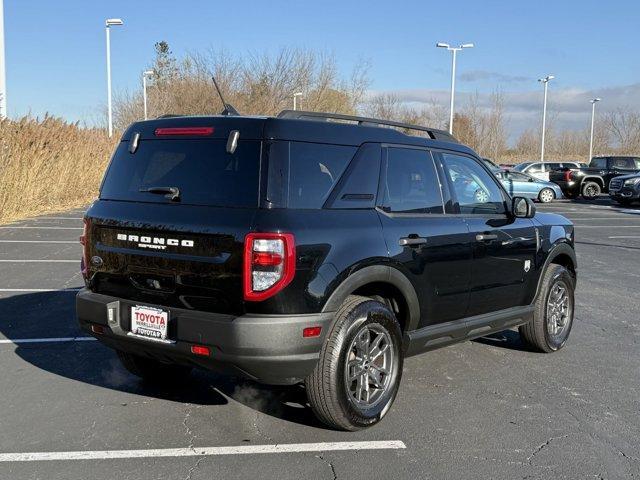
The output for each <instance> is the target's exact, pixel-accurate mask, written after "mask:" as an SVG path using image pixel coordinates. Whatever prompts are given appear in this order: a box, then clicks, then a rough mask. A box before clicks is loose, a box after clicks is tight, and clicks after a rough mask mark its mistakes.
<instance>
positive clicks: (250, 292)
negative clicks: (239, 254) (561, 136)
mask: <svg viewBox="0 0 640 480" xmlns="http://www.w3.org/2000/svg"><path fill="white" fill-rule="evenodd" d="M295 273H296V247H295V240H294V237H293V235H292V234H290V233H249V234H247V236H246V237H245V238H244V279H243V282H244V299H245V300H249V301H253V302H257V301H260V300H264V299H266V298H269V297H271V296H273V295H275V294H276V293H278V292H279V291H280V290H282V289H283V288H284V287H286V286H287V285H288V284H289V283H290V282H291V280H293V276H294V275H295Z"/></svg>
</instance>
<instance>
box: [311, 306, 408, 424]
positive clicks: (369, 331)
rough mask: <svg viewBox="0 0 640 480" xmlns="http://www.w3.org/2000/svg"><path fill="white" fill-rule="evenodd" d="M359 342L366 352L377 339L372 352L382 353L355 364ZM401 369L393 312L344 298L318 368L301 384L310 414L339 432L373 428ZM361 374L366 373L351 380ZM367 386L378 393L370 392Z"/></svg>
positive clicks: (398, 333)
mask: <svg viewBox="0 0 640 480" xmlns="http://www.w3.org/2000/svg"><path fill="white" fill-rule="evenodd" d="M381 337H382V338H381ZM365 338H366V339H368V342H367V343H366V344H367V345H368V346H369V347H373V345H372V344H375V343H376V342H377V341H378V340H379V342H378V346H382V348H378V351H377V352H375V353H378V352H380V350H384V351H383V352H381V353H380V355H379V356H378V357H377V358H375V360H374V361H364V358H366V357H365V356H364V355H363V356H362V358H363V361H362V362H361V361H359V357H358V355H361V354H362V352H363V351H365V350H364V347H363V348H361V347H362V346H363V345H365V342H364V339H365ZM380 338H381V340H380ZM385 345H386V348H385ZM367 350H368V349H367ZM372 350H375V348H372ZM369 358H371V357H369ZM349 364H353V365H351V366H350V365H349ZM402 364H403V356H402V332H401V330H400V325H399V324H398V321H397V320H396V318H395V315H394V314H393V312H392V311H391V310H390V309H389V308H388V307H387V306H386V305H384V304H382V303H380V302H377V301H375V300H372V299H370V298H366V297H357V296H353V295H352V296H349V297H348V298H347V299H346V300H345V302H344V303H343V304H342V306H341V307H340V309H339V310H338V312H337V313H336V317H335V322H334V324H333V326H332V328H331V331H330V332H329V333H328V336H327V338H326V340H325V342H324V345H323V346H322V350H321V351H320V359H319V361H318V364H317V365H316V367H315V369H314V370H313V372H312V373H311V375H309V376H308V377H307V378H306V380H305V386H306V389H307V397H308V399H309V403H310V405H311V408H312V410H313V412H314V413H315V415H316V416H317V417H318V419H319V420H320V421H321V422H323V423H324V424H326V425H328V426H329V427H331V428H335V429H339V430H348V431H355V430H360V429H363V428H366V427H371V426H372V425H375V424H376V423H378V422H379V421H380V420H381V419H382V418H383V417H384V415H385V414H386V413H387V412H388V411H389V409H390V407H391V405H392V404H393V401H394V400H395V397H396V394H397V393H398V386H399V385H400V378H401V376H402ZM364 369H366V373H363V374H361V375H358V374H355V375H353V374H354V372H356V371H357V372H363V371H364ZM381 369H384V370H386V371H387V372H386V373H383V372H382V371H381ZM376 374H377V375H376ZM370 375H371V376H370ZM350 377H352V379H351V380H350ZM365 380H366V388H365V387H364V385H365ZM371 382H378V384H379V385H380V386H381V387H384V388H376V387H375V383H373V384H372V383H371ZM359 386H362V388H359ZM356 397H357V398H356ZM363 397H365V398H363Z"/></svg>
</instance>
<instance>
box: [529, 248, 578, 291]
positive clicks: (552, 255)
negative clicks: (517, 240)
mask: <svg viewBox="0 0 640 480" xmlns="http://www.w3.org/2000/svg"><path fill="white" fill-rule="evenodd" d="M559 255H567V256H568V257H569V258H570V259H571V263H573V269H574V272H575V273H576V274H577V273H578V261H577V258H576V251H575V250H574V249H573V248H572V247H571V246H570V245H569V244H568V243H565V242H561V243H557V244H556V245H554V246H553V247H551V250H549V253H548V254H547V258H546V260H545V261H544V265H543V266H542V269H541V270H540V277H539V278H538V285H537V287H536V294H535V296H534V297H533V298H534V302H535V300H536V299H537V298H538V294H539V293H540V288H542V279H543V278H544V274H545V273H546V271H547V269H548V268H549V265H551V264H552V263H553V260H554V259H556V258H557V257H558V256H559Z"/></svg>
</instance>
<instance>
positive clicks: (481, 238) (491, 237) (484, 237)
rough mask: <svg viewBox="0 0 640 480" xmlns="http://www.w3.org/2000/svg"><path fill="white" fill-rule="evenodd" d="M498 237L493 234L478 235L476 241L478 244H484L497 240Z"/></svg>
mask: <svg viewBox="0 0 640 480" xmlns="http://www.w3.org/2000/svg"><path fill="white" fill-rule="evenodd" d="M497 239H498V235H496V234H495V233H479V234H477V235H476V240H477V241H478V242H486V241H488V240H497Z"/></svg>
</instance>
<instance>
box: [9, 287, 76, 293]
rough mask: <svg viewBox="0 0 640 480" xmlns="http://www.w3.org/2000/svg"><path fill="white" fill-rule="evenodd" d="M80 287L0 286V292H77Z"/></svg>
mask: <svg viewBox="0 0 640 480" xmlns="http://www.w3.org/2000/svg"><path fill="white" fill-rule="evenodd" d="M80 288H82V287H74V288H62V289H61V288H0V292H77V291H78V290H80Z"/></svg>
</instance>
